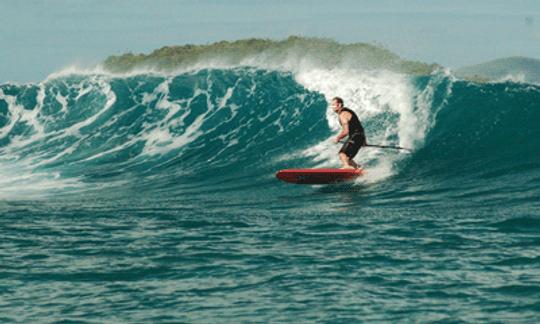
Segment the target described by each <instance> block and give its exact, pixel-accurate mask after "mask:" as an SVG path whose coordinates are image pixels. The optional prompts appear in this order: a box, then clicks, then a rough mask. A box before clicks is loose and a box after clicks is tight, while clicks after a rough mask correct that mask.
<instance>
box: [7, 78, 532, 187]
mask: <svg viewBox="0 0 540 324" xmlns="http://www.w3.org/2000/svg"><path fill="white" fill-rule="evenodd" d="M335 95H339V96H341V97H343V98H344V99H345V101H346V103H347V104H348V106H350V107H351V108H353V109H354V110H356V111H357V113H358V115H359V116H360V118H361V120H362V121H363V123H364V126H365V128H366V131H367V134H368V141H369V142H370V143H376V144H395V145H401V146H405V147H410V148H412V149H413V153H412V154H405V153H403V152H396V151H384V150H376V149H367V148H366V149H363V150H362V151H361V153H360V154H359V156H358V158H357V159H358V161H359V162H360V163H361V164H363V165H364V167H365V168H366V169H367V170H368V173H367V174H368V175H367V176H366V177H365V178H364V179H361V180H360V181H359V184H366V183H377V182H381V181H383V180H386V179H388V178H390V180H389V182H390V183H394V184H396V185H399V183H400V180H405V179H407V181H410V179H412V178H414V181H415V182H420V183H421V182H426V184H425V185H426V186H428V187H429V186H432V185H433V186H435V187H439V186H440V185H441V184H446V185H448V184H452V185H453V186H456V185H458V184H457V183H456V182H459V181H461V180H462V179H469V180H471V179H475V185H474V186H472V187H473V188H483V187H484V184H485V183H493V184H495V183H498V182H499V181H504V183H505V185H504V188H507V189H508V190H510V188H513V189H512V190H516V188H518V187H521V188H522V189H523V186H525V188H524V189H526V187H527V186H526V184H527V183H529V182H528V181H529V180H531V179H535V178H537V177H538V167H537V166H538V154H537V152H538V149H539V148H540V141H539V140H538V138H539V137H538V136H537V135H538V132H539V130H538V127H537V126H536V121H537V120H538V117H539V114H540V110H539V109H538V102H540V100H539V99H540V89H539V88H538V87H537V86H533V85H527V84H515V83H494V84H476V83H469V82H464V81H455V80H453V79H452V78H451V77H450V76H448V75H446V74H444V73H443V72H439V73H435V74H433V75H431V76H425V77H405V76H403V75H399V74H393V73H390V72H363V73H360V72H358V73H351V72H350V71H346V70H333V71H329V70H309V71H307V72H303V73H297V74H295V75H293V74H291V73H285V72H277V71H269V70H260V69H255V68H236V69H204V70H200V71H197V72H190V73H179V74H177V75H173V76H161V75H158V74H141V75H135V76H126V77H121V76H110V75H103V74H101V75H100V74H96V75H68V76H62V77H57V78H54V79H50V80H47V81H44V82H42V83H39V84H27V85H13V84H4V85H2V86H1V87H0V153H1V159H0V164H1V165H2V171H1V172H2V173H3V174H2V180H1V181H2V183H1V184H2V188H3V189H2V190H1V191H0V193H1V194H2V195H4V196H5V197H17V196H19V197H21V196H25V195H30V196H32V195H51V194H52V195H55V194H60V193H63V194H69V193H71V192H75V193H80V192H81V190H82V191H92V190H96V189H98V190H99V191H100V192H102V190H107V188H109V189H111V190H113V191H115V192H116V191H118V189H122V191H123V192H129V191H133V192H136V193H143V194H145V195H147V194H152V193H159V195H167V194H169V195H171V196H175V195H179V194H181V189H182V188H185V187H190V186H193V185H195V184H197V183H201V184H202V183H205V184H206V185H208V186H211V184H212V183H222V182H224V181H231V182H232V183H235V185H236V186H240V187H242V186H243V185H247V186H248V187H250V186H254V187H257V185H258V184H259V183H265V184H267V183H268V181H269V178H270V177H271V175H272V174H273V173H274V172H275V171H276V170H277V169H279V168H283V167H319V166H332V167H334V166H338V165H339V163H338V160H337V157H336V151H337V150H338V147H336V146H335V145H334V144H332V142H331V139H332V138H333V136H334V135H335V133H337V131H338V130H339V125H338V124H337V120H336V118H335V115H334V114H333V112H332V111H331V110H329V108H328V107H327V102H328V101H329V100H330V99H331V98H332V97H333V96H335ZM431 179H440V181H437V183H435V184H434V183H432V182H431V181H432V180H431ZM456 179H460V180H459V181H458V180H456ZM502 179H504V180H502ZM427 180H429V181H427ZM533 182H534V181H533ZM276 185H277V184H275V183H272V184H270V186H276ZM203 187H204V186H203ZM458 187H459V185H458Z"/></svg>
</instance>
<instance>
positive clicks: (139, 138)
mask: <svg viewBox="0 0 540 324" xmlns="http://www.w3.org/2000/svg"><path fill="white" fill-rule="evenodd" d="M334 96H340V97H342V98H343V99H344V100H345V103H346V104H347V106H349V107H350V108H352V109H354V110H355V111H356V112H357V113H358V115H359V117H360V119H361V120H362V122H363V124H364V126H365V129H366V133H367V137H368V141H369V142H370V143H372V144H389V145H399V146H403V147H408V148H410V149H411V150H412V152H411V153H406V152H402V151H392V150H380V149H373V148H364V149H362V150H361V151H360V153H359V155H358V157H357V159H356V160H357V161H358V162H359V163H360V164H362V165H363V167H364V168H365V169H366V170H367V173H366V175H365V176H364V177H361V178H360V179H359V180H358V181H357V182H356V183H354V184H352V185H344V186H315V187H310V186H295V185H290V184H285V183H281V182H279V181H278V180H276V179H275V177H274V173H275V172H276V171H277V170H279V169H282V168H293V167H294V168H295V167H323V166H324V167H337V166H339V161H338V158H337V151H338V150H339V147H338V146H336V145H335V144H333V143H332V139H333V138H334V136H336V134H337V133H338V131H339V125H338V122H337V120H336V116H335V114H334V113H333V112H332V111H331V110H330V109H329V108H328V102H329V100H330V99H331V98H332V97H334ZM539 103H540V88H539V87H538V86H534V85H527V84H521V83H520V84H518V83H511V82H506V83H490V84H478V83H471V82H465V81H459V80H455V79H454V77H453V76H452V75H449V74H448V73H446V72H445V71H439V72H436V73H433V74H431V75H428V76H407V75H403V74H399V73H393V72H388V71H375V70H370V71H366V70H355V69H342V68H335V69H327V68H324V69H318V68H308V69H303V68H301V69H298V70H297V71H295V72H292V73H288V72H283V71H277V70H274V69H268V68H264V69H263V68H254V67H250V68H248V67H236V68H219V69H218V68H212V69H201V70H198V71H193V72H182V73H181V72H178V73H173V74H167V75H164V74H158V73H141V74H138V75H123V76H122V75H110V74H103V73H101V74H100V73H78V74H77V73H74V74H73V73H72V74H65V75H61V74H58V75H57V76H55V77H51V78H49V79H48V80H45V81H43V82H40V83H36V84H26V85H17V84H3V85H1V86H0V215H1V217H0V236H1V237H2V238H3V240H1V242H0V250H1V251H2V253H1V254H0V264H2V269H1V270H0V274H1V276H2V278H4V279H5V281H4V282H6V283H7V284H5V285H4V286H5V287H4V288H5V290H6V291H9V293H8V294H5V295H6V298H5V299H4V300H3V302H4V304H5V305H7V306H8V308H9V309H10V310H11V312H6V314H3V316H4V317H3V318H4V319H6V321H20V320H21V319H23V320H24V321H26V322H35V321H39V320H41V319H42V318H43V316H44V315H45V316H47V318H49V319H51V320H52V321H66V320H67V321H95V322H109V321H111V319H113V320H118V319H119V318H121V319H122V320H123V321H126V322H162V321H185V322H193V321H195V322H219V321H223V318H227V319H232V320H231V321H233V322H236V321H238V319H241V320H244V321H247V322H253V321H257V322H259V321H260V322H268V321H275V320H276V319H277V320H278V321H280V322H295V323H296V322H299V321H300V322H302V321H310V322H311V321H314V322H326V321H335V319H336V318H341V319H347V320H348V319H351V320H353V321H365V320H366V319H373V320H375V321H384V322H396V321H397V322H399V321H404V320H405V321H411V319H412V321H420V322H425V321H433V320H434V319H435V320H438V319H440V320H455V319H456V318H459V319H461V320H463V321H468V322H492V321H497V320H499V321H500V320H501V316H502V318H504V319H509V320H515V319H516V318H520V319H523V321H524V322H535V320H536V319H537V318H538V296H539V289H538V284H537V283H538V277H537V276H534V275H533V274H534V273H536V272H537V269H538V261H539V257H538V253H536V254H535V252H534V251H538V247H539V245H540V242H539V240H538V233H539V231H540V222H539V220H538V208H539V207H540V205H539V201H538V199H537V197H538V195H539V193H540V155H539V154H538V152H540V136H539V135H540V134H539V132H540V128H539V127H538V125H537V124H538V120H539V119H540V104H539ZM535 271H536V272H535ZM449 300H451V302H450V303H449ZM29 305H31V307H29ZM73 305H78V306H77V307H76V308H73V307H72V306H73ZM314 310H315V311H314ZM381 310H383V311H381Z"/></svg>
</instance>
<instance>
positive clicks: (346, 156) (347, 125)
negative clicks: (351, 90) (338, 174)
mask: <svg viewBox="0 0 540 324" xmlns="http://www.w3.org/2000/svg"><path fill="white" fill-rule="evenodd" d="M331 107H332V109H333V110H334V111H335V112H336V114H338V118H339V123H340V124H341V127H342V128H343V129H342V131H341V133H339V135H338V136H337V137H336V138H335V140H334V141H335V142H336V143H339V141H341V140H342V139H343V138H345V137H346V136H348V138H347V141H346V142H345V144H343V146H342V147H341V150H339V159H340V160H341V163H343V166H342V167H341V168H342V169H358V168H359V166H358V164H356V162H354V161H353V158H354V157H355V156H356V154H357V153H358V150H360V148H361V147H362V146H365V145H367V143H366V135H365V134H364V127H362V124H361V123H360V120H359V119H358V116H356V114H355V113H354V111H352V110H350V109H349V108H346V107H344V106H343V99H341V98H340V97H335V98H334V99H332V106H331Z"/></svg>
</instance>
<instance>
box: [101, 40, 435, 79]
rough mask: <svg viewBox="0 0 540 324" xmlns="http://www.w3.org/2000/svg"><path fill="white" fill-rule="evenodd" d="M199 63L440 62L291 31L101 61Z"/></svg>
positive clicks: (376, 65) (125, 67) (163, 67)
mask: <svg viewBox="0 0 540 324" xmlns="http://www.w3.org/2000/svg"><path fill="white" fill-rule="evenodd" d="M205 62H210V63H211V62H216V63H218V64H222V65H225V66H239V65H246V66H250V65H251V66H263V67H266V66H268V67H280V66H283V67H285V68H286V67H287V66H289V67H290V66H293V67H294V66H298V64H305V63H308V64H315V66H317V67H327V68H333V67H344V68H364V69H388V70H392V71H397V72H403V73H411V74H429V73H431V72H432V71H433V70H435V69H437V68H438V67H440V66H439V65H437V64H431V65H428V64H424V63H421V62H414V61H408V60H403V59H401V58H400V57H399V56H398V55H396V54H394V53H392V52H391V51H389V50H387V49H385V48H382V47H378V46H375V45H370V44H365V43H354V44H340V43H338V42H336V41H334V40H330V39H322V38H305V37H298V36H291V37H289V38H287V39H285V40H282V41H273V40H269V39H256V38H252V39H244V40H238V41H233V42H228V41H221V42H217V43H213V44H209V45H183V46H165V47H162V48H160V49H157V50H155V51H153V52H152V53H150V54H148V55H145V54H132V53H127V54H123V55H120V56H110V57H109V58H107V59H106V60H105V61H104V62H103V65H104V67H105V68H106V69H107V70H109V71H111V72H129V71H132V70H134V69H137V68H152V69H156V70H159V71H168V70H173V69H180V68H189V67H192V66H196V65H197V64H204V63H205Z"/></svg>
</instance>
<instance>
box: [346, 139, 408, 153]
mask: <svg viewBox="0 0 540 324" xmlns="http://www.w3.org/2000/svg"><path fill="white" fill-rule="evenodd" d="M339 143H345V142H344V141H339ZM362 146H363V147H376V148H382V149H393V150H405V151H409V152H411V149H408V148H405V147H401V146H391V145H375V144H366V145H362Z"/></svg>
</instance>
